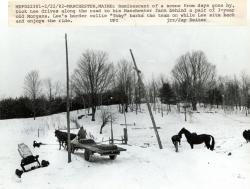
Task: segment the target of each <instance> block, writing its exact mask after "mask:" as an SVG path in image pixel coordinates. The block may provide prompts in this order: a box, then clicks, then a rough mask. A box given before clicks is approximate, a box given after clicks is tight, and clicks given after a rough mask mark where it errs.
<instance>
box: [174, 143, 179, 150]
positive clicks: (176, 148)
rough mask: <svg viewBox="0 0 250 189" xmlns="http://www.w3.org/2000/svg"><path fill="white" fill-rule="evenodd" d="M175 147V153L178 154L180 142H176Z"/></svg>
mask: <svg viewBox="0 0 250 189" xmlns="http://www.w3.org/2000/svg"><path fill="white" fill-rule="evenodd" d="M174 147H175V152H178V142H177V141H175V142H174Z"/></svg>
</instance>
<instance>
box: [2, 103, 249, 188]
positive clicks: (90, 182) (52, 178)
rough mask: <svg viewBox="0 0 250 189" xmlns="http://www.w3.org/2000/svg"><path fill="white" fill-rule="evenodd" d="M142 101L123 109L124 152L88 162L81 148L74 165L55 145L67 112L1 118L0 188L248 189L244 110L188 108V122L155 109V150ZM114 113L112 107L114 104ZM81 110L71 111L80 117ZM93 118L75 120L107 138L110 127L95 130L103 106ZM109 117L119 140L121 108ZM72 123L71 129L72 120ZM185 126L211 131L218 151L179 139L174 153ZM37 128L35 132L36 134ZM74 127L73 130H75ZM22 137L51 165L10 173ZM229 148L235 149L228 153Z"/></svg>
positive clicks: (100, 137)
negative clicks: (193, 110) (20, 173)
mask: <svg viewBox="0 0 250 189" xmlns="http://www.w3.org/2000/svg"><path fill="white" fill-rule="evenodd" d="M146 110H147V109H146V106H145V107H143V112H142V113H138V115H135V112H133V113H132V112H130V113H128V114H127V123H129V124H130V125H129V126H128V137H129V145H122V147H123V148H126V149H127V151H126V152H121V154H120V155H119V156H118V157H117V159H116V160H114V161H112V160H110V159H108V158H107V157H101V156H98V155H94V156H93V157H92V158H91V161H90V162H87V161H85V160H84V157H83V152H84V151H80V150H79V151H77V152H76V153H75V154H73V155H72V163H70V164H68V163H67V152H66V151H65V150H58V145H57V141H56V138H55V136H54V130H55V128H61V129H62V128H63V127H65V125H66V119H65V118H66V114H65V113H62V114H57V115H52V116H48V117H40V118H37V119H36V120H35V121H34V120H33V119H11V120H0V144H1V145H0V178H1V179H0V188H3V189H5V188H21V189H22V188H25V189H34V188H36V189H39V188H41V189H68V188H71V189H75V188H86V189H92V188H93V189H96V188H102V189H106V188H108V189H117V188H119V189H125V188H143V189H144V188H150V189H152V188H157V189H158V188H159V189H160V188H171V189H172V188H173V189H175V188H192V189H195V188H199V189H200V188H205V189H206V188H227V189H229V188H241V189H246V188H249V184H250V158H249V156H250V143H248V144H247V143H246V142H245V140H244V139H243V137H242V132H243V130H245V129H250V118H249V117H246V116H245V115H244V114H243V113H232V114H225V113H224V112H223V111H218V110H216V111H217V113H206V110H203V111H202V110H201V111H200V113H193V114H188V116H187V118H188V120H187V122H185V121H184V114H179V113H176V111H175V110H173V111H172V112H171V113H169V114H168V115H167V114H166V112H165V113H164V116H163V117H162V116H161V114H160V113H155V112H154V115H155V119H156V123H157V126H158V127H160V129H159V134H160V137H161V140H162V143H163V148H164V149H162V150H159V149H158V144H157V141H156V138H155V134H154V130H153V129H152V128H150V127H152V124H151V120H150V117H149V115H148V113H147V111H146ZM112 111H114V112H115V111H117V107H116V106H113V107H112ZM84 113H85V110H82V111H79V112H78V113H77V112H72V113H71V117H77V116H78V115H82V114H84ZM96 117H97V120H96V121H95V122H91V118H90V117H87V116H86V117H83V118H82V119H81V120H79V123H80V125H82V126H84V128H86V129H87V131H88V133H91V134H92V135H93V136H94V137H95V140H96V141H97V142H99V141H102V140H107V139H108V137H110V125H107V126H106V127H104V129H103V134H102V135H100V134H99V130H100V125H101V122H100V110H98V111H97V116H96ZM115 117H116V121H115V122H114V123H113V128H114V136H115V138H121V136H122V132H123V127H124V126H122V125H120V124H121V123H124V116H123V114H118V113H116V115H115ZM71 126H72V127H75V125H74V124H73V123H71ZM182 127H185V128H187V129H188V130H190V131H192V132H197V133H198V134H202V133H207V134H211V135H213V136H214V138H215V141H216V144H215V150H214V151H210V150H207V149H206V148H205V147H204V145H203V144H201V145H195V147H194V149H193V150H191V148H190V146H189V145H188V143H187V142H186V139H185V137H184V136H183V138H182V144H181V146H180V147H179V152H178V153H176V152H175V150H174V146H173V144H172V142H171V136H172V135H174V134H177V133H178V131H179V130H180V129H181V128H182ZM38 129H39V137H38ZM72 132H75V133H76V132H77V130H76V129H72ZM34 140H36V141H38V142H43V143H48V144H51V145H46V146H41V147H40V148H35V149H34V148H33V147H32V143H33V141H34ZM21 142H24V143H26V144H27V145H29V147H30V149H31V150H32V152H33V154H34V155H36V154H39V155H40V158H39V159H40V160H43V159H45V160H48V161H49V162H50V165H49V166H48V167H45V168H41V169H37V170H34V171H31V172H28V173H25V174H23V176H22V178H21V179H18V178H17V177H16V176H15V175H14V172H15V169H17V168H19V169H20V167H19V164H20V161H21V157H20V155H19V153H18V151H17V144H18V143H21ZM229 152H231V154H232V155H230V156H229V155H228V153H229Z"/></svg>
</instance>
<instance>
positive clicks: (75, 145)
mask: <svg viewBox="0 0 250 189" xmlns="http://www.w3.org/2000/svg"><path fill="white" fill-rule="evenodd" d="M77 149H84V150H85V152H84V158H85V160H86V161H89V159H90V156H91V155H93V154H94V153H98V154H100V155H101V156H109V158H110V159H111V160H114V159H116V157H117V155H119V154H120V152H121V151H126V149H124V148H120V147H118V146H117V145H114V144H96V142H95V141H94V140H92V139H82V140H80V142H79V141H78V139H77V137H76V138H75V139H73V140H72V141H71V150H72V153H74V151H75V150H77Z"/></svg>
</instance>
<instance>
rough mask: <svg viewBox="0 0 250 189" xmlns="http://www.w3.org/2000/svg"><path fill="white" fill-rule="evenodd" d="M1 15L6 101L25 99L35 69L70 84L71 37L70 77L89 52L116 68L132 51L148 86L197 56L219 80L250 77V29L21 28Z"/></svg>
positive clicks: (0, 78) (0, 86)
mask: <svg viewBox="0 0 250 189" xmlns="http://www.w3.org/2000/svg"><path fill="white" fill-rule="evenodd" d="M1 4H2V2H1ZM1 4H0V7H1V8H2V7H3V6H1ZM0 12H1V13H0V26H1V27H0V34H1V35H0V52H1V53H0V55H1V60H0V98H1V97H2V98H3V97H9V96H10V97H17V96H21V95H22V94H23V83H24V77H25V75H26V74H27V73H28V72H29V71H31V70H34V69H35V70H38V71H39V73H40V76H41V79H46V78H51V79H52V80H54V81H61V82H62V83H63V84H64V83H65V74H66V73H65V67H66V66H65V41H64V34H65V33H67V35H68V48H69V67H70V73H73V70H74V69H75V68H76V66H77V62H78V61H79V58H80V56H81V53H83V52H84V51H85V50H87V49H95V50H103V51H106V52H107V53H108V54H109V60H110V61H112V62H113V63H114V64H116V63H117V62H118V61H119V60H120V59H122V58H125V59H128V60H131V56H130V54H129V49H132V50H133V53H134V56H135V59H136V61H137V64H138V67H139V68H140V69H141V71H142V73H143V74H144V76H145V79H146V80H150V78H152V77H155V78H157V76H158V75H159V74H163V75H165V76H166V77H170V75H171V74H170V73H171V70H172V69H173V67H174V65H175V63H176V60H177V59H178V57H179V56H180V55H182V54H184V53H186V52H188V51H189V52H191V51H194V50H202V51H204V52H205V54H206V56H207V59H208V61H209V62H211V63H212V64H215V65H216V67H217V74H219V75H234V74H236V75H239V74H240V73H241V72H242V71H245V72H247V73H248V74H250V70H249V69H250V66H249V63H250V62H249V60H250V57H249V54H250V53H249V50H250V35H249V34H250V31H249V27H246V26H241V27H239V26H238V27H235V26H234V27H228V26H224V27H222V26H185V27H184V26H144V27H142V26H116V27H114V26H113V27H109V26H100V27H75V28H61V27H57V28H41V27H40V28H34V27H33V28H28V27H26V28H15V27H8V26H7V13H6V11H5V12H4V11H1V10H0ZM1 15H2V17H1Z"/></svg>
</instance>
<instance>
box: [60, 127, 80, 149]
mask: <svg viewBox="0 0 250 189" xmlns="http://www.w3.org/2000/svg"><path fill="white" fill-rule="evenodd" d="M55 136H56V137H57V139H58V142H59V150H61V146H62V147H64V148H67V147H68V135H67V133H66V132H62V131H59V130H55ZM75 137H76V134H73V133H70V140H73V139H74V138H75Z"/></svg>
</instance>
